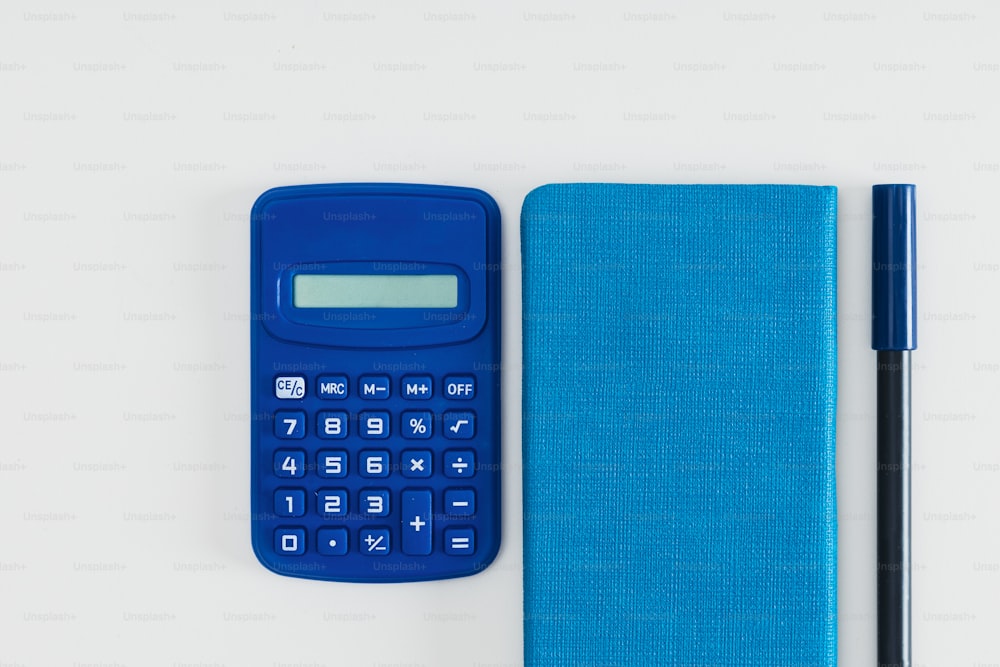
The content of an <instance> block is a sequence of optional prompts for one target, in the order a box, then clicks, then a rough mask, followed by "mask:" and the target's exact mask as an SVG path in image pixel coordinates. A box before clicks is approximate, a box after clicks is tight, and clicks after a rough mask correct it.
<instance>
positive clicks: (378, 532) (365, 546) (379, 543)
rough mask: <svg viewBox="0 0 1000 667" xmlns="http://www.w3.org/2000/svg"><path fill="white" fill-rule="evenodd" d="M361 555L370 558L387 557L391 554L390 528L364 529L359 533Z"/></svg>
mask: <svg viewBox="0 0 1000 667" xmlns="http://www.w3.org/2000/svg"><path fill="white" fill-rule="evenodd" d="M358 540H359V542H360V544H359V545H358V548H359V549H360V550H361V553H363V554H367V555H369V556H386V555H388V553H389V548H390V547H389V529H388V528H362V529H361V531H360V532H359V533H358Z"/></svg>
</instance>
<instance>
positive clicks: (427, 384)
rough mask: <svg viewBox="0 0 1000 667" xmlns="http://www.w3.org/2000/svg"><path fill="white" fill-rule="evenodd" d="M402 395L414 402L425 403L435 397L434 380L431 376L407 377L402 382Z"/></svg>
mask: <svg viewBox="0 0 1000 667" xmlns="http://www.w3.org/2000/svg"><path fill="white" fill-rule="evenodd" d="M399 391H400V394H401V395H402V397H403V398H406V399H410V400H412V401H425V400H427V399H428V398H431V397H432V396H434V380H432V379H431V376H430V375H407V376H405V377H403V379H402V380H401V381H400V389H399Z"/></svg>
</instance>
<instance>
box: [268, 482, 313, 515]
mask: <svg viewBox="0 0 1000 667" xmlns="http://www.w3.org/2000/svg"><path fill="white" fill-rule="evenodd" d="M274 513H275V514H277V515H278V516H302V515H303V514H305V513H306V492H305V491H303V490H302V489H278V490H277V491H275V492H274Z"/></svg>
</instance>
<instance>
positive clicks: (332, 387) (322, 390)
mask: <svg viewBox="0 0 1000 667" xmlns="http://www.w3.org/2000/svg"><path fill="white" fill-rule="evenodd" d="M347 393H348V384H347V376H346V375H320V376H319V377H318V378H316V394H317V395H318V396H319V397H320V398H325V399H327V400H340V399H342V398H347Z"/></svg>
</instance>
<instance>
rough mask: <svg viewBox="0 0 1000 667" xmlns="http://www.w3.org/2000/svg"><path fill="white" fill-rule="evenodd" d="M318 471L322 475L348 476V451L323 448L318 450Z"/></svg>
mask: <svg viewBox="0 0 1000 667" xmlns="http://www.w3.org/2000/svg"><path fill="white" fill-rule="evenodd" d="M316 472H317V473H318V474H319V476H320V477H346V476H347V452H345V451H344V450H342V449H321V450H320V451H318V452H316Z"/></svg>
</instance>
